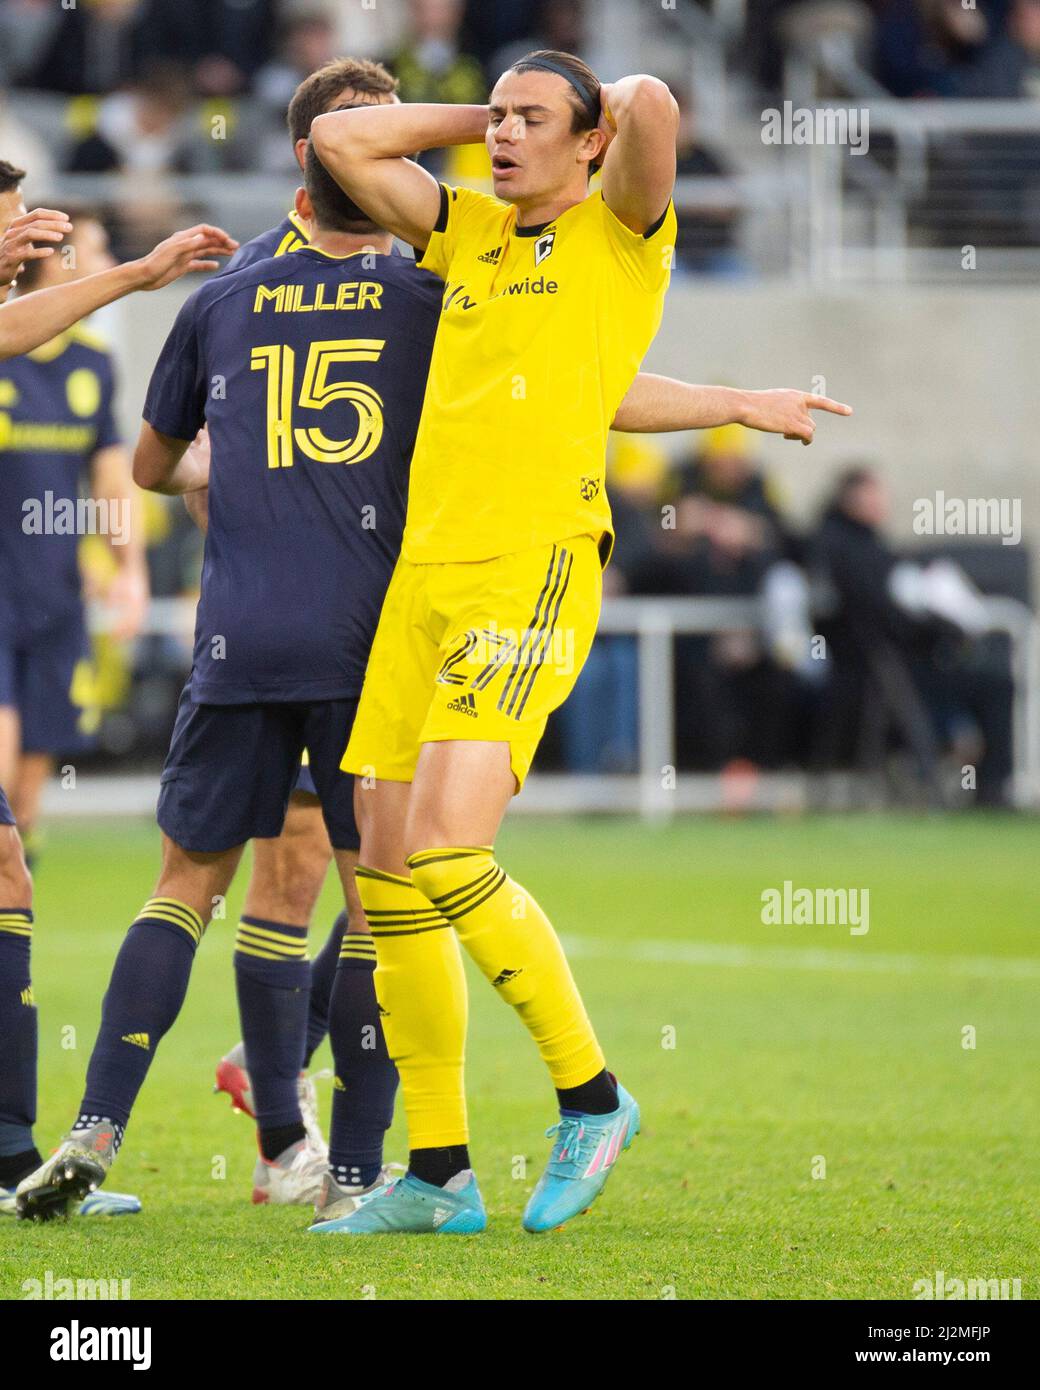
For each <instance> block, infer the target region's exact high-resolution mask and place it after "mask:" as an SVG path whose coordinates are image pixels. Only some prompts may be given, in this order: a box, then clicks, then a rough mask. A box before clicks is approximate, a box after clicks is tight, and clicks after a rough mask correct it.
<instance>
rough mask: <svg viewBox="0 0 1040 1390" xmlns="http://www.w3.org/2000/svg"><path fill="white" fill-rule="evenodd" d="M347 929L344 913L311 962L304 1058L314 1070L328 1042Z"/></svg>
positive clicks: (306, 1064)
mask: <svg viewBox="0 0 1040 1390" xmlns="http://www.w3.org/2000/svg"><path fill="white" fill-rule="evenodd" d="M346 929H347V914H346V913H345V912H341V913H340V914H339V916H338V917H337V918H336V920H335V921H334V922H333V924H332V930H331V931H330V932H329V935H328V940H327V941H326V942H325V945H324V946H323V947H322V948H321V950H320V951H319V952H318V954H317V955H316V956H315V957H314V959H313V960H312V961H311V1005H310V1012H309V1013H308V1015H307V1050H306V1052H305V1053H304V1054H303V1065H304V1066H305V1067H309V1066H310V1064H311V1058H312V1057H313V1056H314V1054H315V1053H316V1052H317V1050H318V1048H319V1047H320V1046H321V1045H322V1043H323V1042H324V1041H325V1034H326V1033H327V1032H328V1031H329V1002H330V1000H331V999H332V985H333V982H334V981H335V979H336V966H337V964H338V962H339V948H340V945H341V944H342V941H343V933H344V932H345V931H346Z"/></svg>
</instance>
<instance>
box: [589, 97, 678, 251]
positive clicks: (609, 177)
mask: <svg viewBox="0 0 1040 1390" xmlns="http://www.w3.org/2000/svg"><path fill="white" fill-rule="evenodd" d="M600 105H601V108H602V116H601V118H600V128H601V129H602V130H603V131H604V133H605V134H606V136H607V138H608V140H609V142H610V143H609V144H608V146H607V150H606V154H605V155H604V158H603V199H604V202H605V203H606V205H607V207H608V208H610V210H611V212H612V213H613V214H614V216H615V217H616V218H618V220H619V221H621V222H623V223H624V224H625V226H626V227H628V228H629V229H630V230H631V231H633V232H639V233H642V232H645V231H646V230H647V228H648V227H652V226H653V225H654V223H655V222H656V221H657V220H658V219H659V218H660V216H661V214H662V213H663V212H664V210H665V208H667V206H668V200H669V199H670V198H671V196H672V186H673V184H674V183H675V137H676V133H677V131H678V129H679V107H678V105H677V104H676V101H675V98H674V97H673V96H672V94H671V92H670V91H669V90H668V88H667V86H666V85H665V83H663V82H661V81H660V80H659V79H658V78H656V77H647V76H644V75H638V76H635V77H623V78H622V79H621V80H620V82H613V83H610V84H605V85H604V86H602V87H601V88H600Z"/></svg>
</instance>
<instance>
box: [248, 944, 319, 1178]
mask: <svg viewBox="0 0 1040 1390" xmlns="http://www.w3.org/2000/svg"><path fill="white" fill-rule="evenodd" d="M235 984H236V986H237V989H238V1012H239V1017H240V1019H241V1022H242V1042H243V1043H244V1044H245V1050H246V1066H247V1067H248V1068H249V1079H250V1082H251V1083H252V1087H253V1106H254V1108H255V1110H256V1122H257V1125H258V1126H259V1129H260V1147H261V1151H262V1152H263V1154H264V1157H265V1158H277V1157H278V1154H279V1153H282V1152H283V1151H284V1149H285V1148H286V1147H287V1145H284V1144H283V1145H282V1147H281V1148H280V1149H279V1150H278V1152H277V1153H268V1152H267V1149H268V1148H270V1147H271V1145H272V1144H273V1143H276V1142H278V1140H279V1138H280V1137H281V1136H280V1135H276V1134H274V1131H284V1130H285V1129H286V1128H287V1127H288V1126H293V1127H296V1126H299V1133H298V1134H297V1138H302V1137H303V1133H304V1131H303V1121H302V1117H301V1115H300V1101H299V1097H298V1095H297V1090H296V1083H297V1080H298V1078H299V1075H300V1070H301V1068H302V1066H303V1053H304V1048H305V1046H306V1038H307V1009H308V1004H309V1001H310V990H311V966H310V961H309V960H308V959H307V928H306V927H296V926H292V925H291V924H289V923H287V922H268V921H266V920H265V919H264V918H262V917H243V918H242V919H241V921H240V922H239V925H238V936H237V938H236V940H235ZM268 1131H270V1132H271V1133H269V1134H268V1139H267V1142H266V1143H265V1138H264V1136H265V1133H266V1132H268ZM291 1142H295V1140H293V1141H291Z"/></svg>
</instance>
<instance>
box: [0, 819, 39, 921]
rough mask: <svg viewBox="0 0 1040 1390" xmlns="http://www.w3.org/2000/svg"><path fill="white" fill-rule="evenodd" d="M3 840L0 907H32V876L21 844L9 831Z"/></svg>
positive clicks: (0, 856)
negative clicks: (4, 843) (5, 841)
mask: <svg viewBox="0 0 1040 1390" xmlns="http://www.w3.org/2000/svg"><path fill="white" fill-rule="evenodd" d="M5 839H7V840H8V844H7V845H6V846H4V853H3V854H2V855H0V907H13V908H22V909H25V908H30V907H32V875H31V874H30V873H29V869H28V867H27V865H26V863H25V855H24V854H23V852H22V842H21V840H20V839H19V838H18V835H17V833H16V832H15V831H14V830H13V829H11V830H10V831H9V832H8V833H7V834H6V835H5Z"/></svg>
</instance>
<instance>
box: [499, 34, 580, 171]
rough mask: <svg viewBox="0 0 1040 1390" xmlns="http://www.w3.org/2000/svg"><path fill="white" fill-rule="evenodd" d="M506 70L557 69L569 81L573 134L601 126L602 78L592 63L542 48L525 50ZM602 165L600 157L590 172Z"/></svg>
mask: <svg viewBox="0 0 1040 1390" xmlns="http://www.w3.org/2000/svg"><path fill="white" fill-rule="evenodd" d="M506 71H507V72H555V73H556V74H557V76H558V77H562V78H563V79H564V80H565V81H566V83H567V94H568V98H569V100H570V105H571V131H572V133H573V134H575V135H577V134H579V133H580V132H581V131H584V130H595V129H596V127H597V126H598V125H599V118H600V97H599V87H600V82H599V78H598V77H597V76H596V74H595V73H594V72H593V71H592V69H591V68H590V67H589V65H588V63H583V62H582V60H581V59H580V58H577V57H575V55H574V54H573V53H561V52H560V50H559V49H557V48H538V49H535V50H534V52H533V53H525V54H524V56H523V57H522V58H519V59H518V60H517V61H516V62H515V63H514V64H513V65H512V67H510V68H507V69H506ZM598 168H599V161H598V160H597V161H596V162H595V163H593V164H590V165H589V173H590V174H594V173H595V172H596V170H597V169H598Z"/></svg>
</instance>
